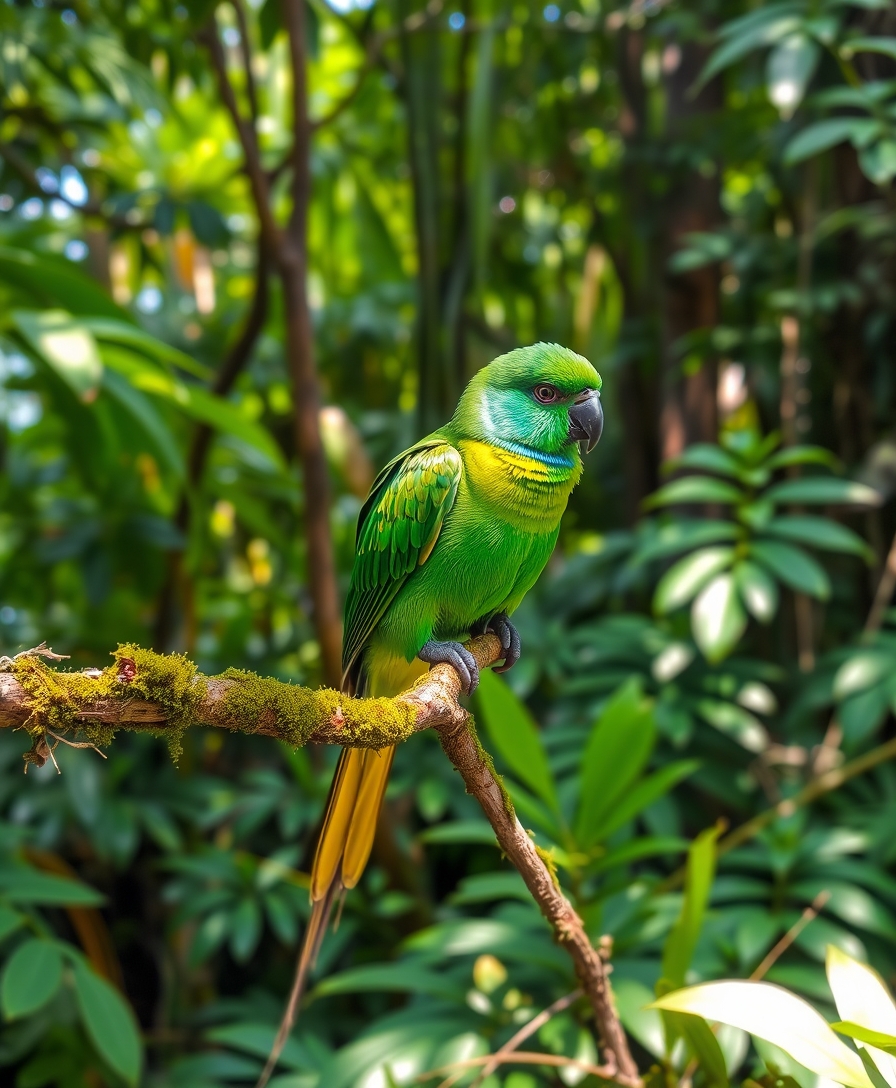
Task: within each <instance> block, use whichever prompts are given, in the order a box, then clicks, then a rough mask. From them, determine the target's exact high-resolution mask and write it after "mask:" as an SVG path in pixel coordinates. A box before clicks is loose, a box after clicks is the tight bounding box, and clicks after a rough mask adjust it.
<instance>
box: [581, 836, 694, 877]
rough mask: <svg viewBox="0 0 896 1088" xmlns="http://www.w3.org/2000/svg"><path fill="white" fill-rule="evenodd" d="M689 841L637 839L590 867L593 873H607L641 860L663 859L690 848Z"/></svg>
mask: <svg viewBox="0 0 896 1088" xmlns="http://www.w3.org/2000/svg"><path fill="white" fill-rule="evenodd" d="M688 845H689V844H688V841H687V839H680V838H675V837H672V836H653V835H648V836H646V837H645V838H637V839H635V840H633V841H632V842H627V843H625V844H624V845H622V846H618V847H617V848H616V849H615V850H611V851H610V852H609V853H608V854H605V855H604V856H603V857H601V858H599V859H598V860H597V861H596V862H594V863H593V864H591V865H589V866H588V871H589V872H592V873H605V872H607V870H608V869H615V868H616V867H617V866H619V865H628V864H629V863H630V862H632V861H640V860H641V858H655V857H661V856H663V855H665V854H681V853H684V852H685V851H686V850H687V848H688Z"/></svg>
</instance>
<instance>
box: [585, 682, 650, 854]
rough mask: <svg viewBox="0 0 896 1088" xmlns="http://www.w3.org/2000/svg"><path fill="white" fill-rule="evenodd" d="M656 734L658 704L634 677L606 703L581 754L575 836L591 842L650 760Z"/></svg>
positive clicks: (587, 844) (589, 843)
mask: <svg viewBox="0 0 896 1088" xmlns="http://www.w3.org/2000/svg"><path fill="white" fill-rule="evenodd" d="M655 738H656V727H655V725H654V720H653V707H652V704H651V703H650V701H649V700H647V699H645V698H644V693H643V691H642V689H641V685H640V683H639V681H638V680H637V679H635V678H632V679H631V680H630V681H628V682H627V683H625V684H623V686H622V687H621V688H619V689H618V690H617V691H616V692H615V693H614V695H613V696H612V698H611V699H610V700H609V702H608V703H607V704H606V706H605V707H604V710H603V713H602V714H601V716H600V718H599V719H598V721H597V724H596V725H595V726H594V728H593V729H592V730H591V735H590V736H589V738H588V743H587V744H586V745H585V752H584V754H583V756H582V775H581V786H580V791H581V792H580V794H579V807H578V813H577V816H576V824H575V829H576V840H577V842H578V845H579V846H581V847H583V848H587V847H589V846H591V845H592V844H593V843H594V842H596V841H597V840H596V835H595V832H596V831H597V830H598V829H599V828H600V826H601V824H602V823H603V822H604V821H605V819H606V817H607V815H608V814H609V812H610V811H611V810H612V809H613V807H614V806H615V805H616V803H617V801H618V800H619V798H620V797H621V796H622V795H623V794H624V793H626V791H627V790H628V789H629V788H630V787H631V785H632V784H633V783H634V781H635V780H636V779H637V778H638V776H639V775H640V774H641V772H642V771H643V770H644V768H645V767H646V765H647V761H648V760H649V759H650V753H651V752H652V750H653V745H654V740H655Z"/></svg>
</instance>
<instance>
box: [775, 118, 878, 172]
mask: <svg viewBox="0 0 896 1088" xmlns="http://www.w3.org/2000/svg"><path fill="white" fill-rule="evenodd" d="M860 123H861V119H860V118H856V117H828V118H826V119H825V120H824V121H816V122H815V123H814V124H811V125H808V126H807V127H806V128H804V129H803V130H802V131H801V132H798V133H797V134H796V136H794V138H793V139H792V140H791V141H790V143H789V144H788V145H787V147H786V148H785V150H784V162H785V163H786V164H787V165H788V166H793V165H794V164H795V163H798V162H802V161H803V159H808V158H811V157H812V156H813V155H817V154H819V152H821V151H827V150H828V149H829V148H831V147H834V146H835V145H836V144H842V143H843V142H844V141H845V140H849V139H851V138H852V136H853V133H854V132H855V131H856V126H857V124H860Z"/></svg>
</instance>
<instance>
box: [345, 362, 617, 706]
mask: <svg viewBox="0 0 896 1088" xmlns="http://www.w3.org/2000/svg"><path fill="white" fill-rule="evenodd" d="M539 383H548V384H550V385H551V386H553V387H554V388H555V389H556V390H557V392H558V394H559V399H558V401H557V403H555V404H550V405H546V404H541V403H539V402H538V401H537V400H536V399H535V397H534V396H533V388H535V387H537V386H538V384H539ZM599 388H600V377H599V376H598V374H597V372H596V371H595V370H594V368H593V367H592V366H591V364H590V363H589V362H587V360H585V359H583V358H582V357H581V356H578V355H576V354H574V353H573V352H571V351H568V350H567V349H565V348H559V347H556V346H554V345H545V344H538V345H535V346H534V347H530V348H521V349H518V350H517V351H515V352H511V353H509V354H508V355H505V356H502V357H501V358H499V359H496V360H495V361H494V362H493V363H491V364H490V365H489V366H487V367H485V368H484V369H483V370H482V371H480V372H479V374H477V375H476V377H475V378H474V379H473V381H472V382H471V383H470V385H469V386H468V387H467V390H466V391H465V393H464V395H463V397H462V398H461V401H460V404H459V405H458V409H457V411H456V413H455V415H454V417H453V419H452V420H451V421H450V423H448V424H447V425H446V426H445V427H443V428H440V429H439V430H438V431H436V432H435V433H434V434H432V435H430V436H429V437H427V438H425V439H423V440H422V441H420V442H418V443H417V444H416V445H414V446H412V447H411V448H410V449H409V450H407V451H405V452H404V453H403V454H401V455H400V456H399V457H396V458H395V460H393V461H391V462H390V463H389V464H388V465H386V467H385V468H384V469H383V470H382V472H381V473H380V474H379V476H378V477H377V479H376V481H375V482H374V485H373V487H372V489H371V492H370V496H369V498H368V500H367V502H366V503H365V505H364V507H363V509H362V511H361V515H360V518H359V523H358V535H357V554H356V558H355V566H354V571H353V575H352V585H351V589H350V592H349V597H348V601H347V603H346V609H345V642H344V649H343V665H344V668H345V673H346V685H347V687H349V688H350V690H355V691H359V692H360V691H368V690H370V681H371V679H375V674H376V673H377V672H383V671H388V669H389V667H390V666H391V665H392V664H397V663H398V662H399V661H403V662H409V661H411V660H412V659H413V658H414V657H415V655H416V654H417V653H418V652H419V650H420V648H421V647H422V646H423V645H424V643H426V642H427V641H428V640H429V639H431V638H434V639H436V640H439V641H444V640H454V639H462V638H465V637H466V636H467V635H468V634H469V631H470V629H471V627H472V626H473V625H474V624H476V623H477V622H479V621H484V620H488V619H489V618H490V617H491V616H492V615H494V614H495V613H498V612H505V613H507V614H510V613H511V612H512V611H513V610H514V609H515V608H516V607H517V605H518V604H519V602H520V600H521V599H522V597H523V595H524V594H525V593H526V591H527V590H528V589H529V588H530V587H531V585H532V584H533V583H534V581H535V579H536V578H537V577H538V574H539V573H540V571H541V570H542V568H543V567H544V565H545V563H546V562H547V560H548V558H549V556H550V553H551V551H552V550H553V547H554V544H555V542H556V538H557V531H558V528H559V524H560V517H561V515H562V513H563V510H564V509H565V507H566V501H567V498H568V496H569V494H570V492H571V491H572V488H573V487H574V486H575V484H576V482H577V480H578V478H579V475H580V474H581V459H580V456H579V451H578V449H577V447H576V444H575V442H572V441H570V439H569V437H568V432H569V414H568V413H569V407H570V404H571V403H573V401H574V399H575V398H576V397H577V396H579V395H581V394H582V393H583V392H584V391H588V390H598V389H599ZM378 687H380V688H381V687H382V685H378ZM384 693H385V692H384Z"/></svg>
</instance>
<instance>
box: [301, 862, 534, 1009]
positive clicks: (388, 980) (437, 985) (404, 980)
mask: <svg viewBox="0 0 896 1088" xmlns="http://www.w3.org/2000/svg"><path fill="white" fill-rule="evenodd" d="M518 879H519V878H518ZM314 992H315V996H317V997H323V996H324V995H326V994H358V993H397V994H400V993H406V994H428V995H429V996H431V997H445V998H448V999H449V1000H450V999H454V1000H457V998H458V996H460V997H461V998H462V997H463V994H464V988H463V987H462V986H461V987H459V986H458V984H457V982H453V981H451V980H450V979H448V978H446V976H445V973H444V972H442V971H439V970H437V969H436V970H433V969H431V968H428V967H424V966H423V965H422V964H417V963H407V962H405V963H403V962H401V961H400V960H399V961H398V962H397V963H371V964H364V965H363V966H361V967H352V968H350V969H349V970H348V971H340V972H339V974H336V975H331V976H330V977H329V978H325V979H323V980H322V981H321V982H319V983H318V984H317V986H315V988H314Z"/></svg>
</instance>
